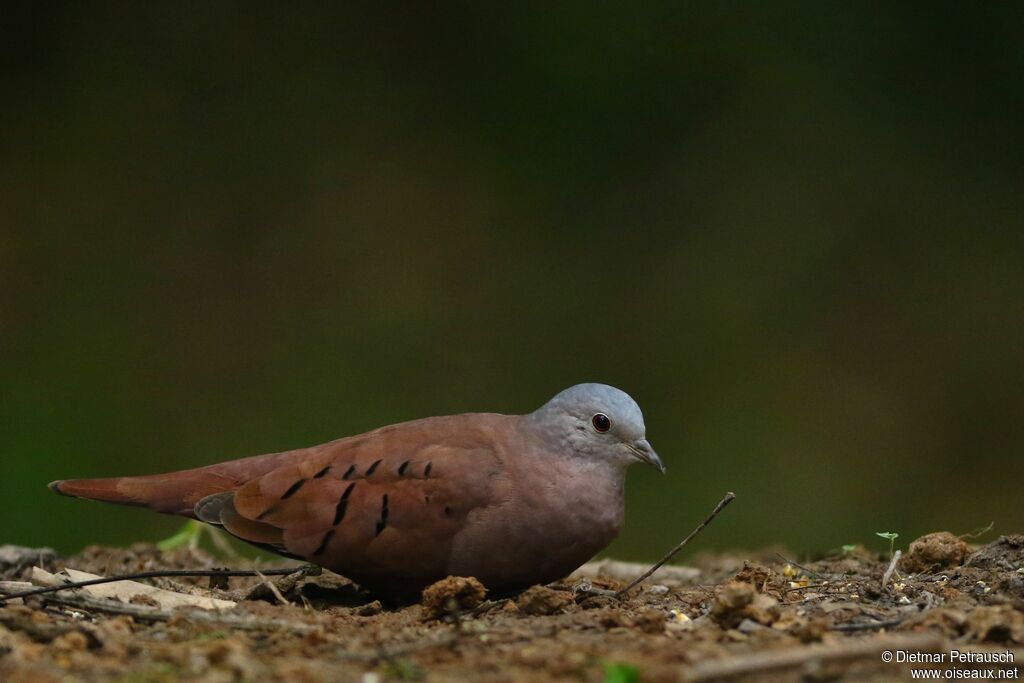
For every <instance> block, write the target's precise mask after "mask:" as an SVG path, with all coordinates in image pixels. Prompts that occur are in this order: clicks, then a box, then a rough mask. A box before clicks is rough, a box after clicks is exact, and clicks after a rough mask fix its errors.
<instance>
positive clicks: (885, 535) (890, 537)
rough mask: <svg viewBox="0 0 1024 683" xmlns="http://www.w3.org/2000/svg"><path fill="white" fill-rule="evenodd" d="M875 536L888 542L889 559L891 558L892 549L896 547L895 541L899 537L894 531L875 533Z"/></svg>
mask: <svg viewBox="0 0 1024 683" xmlns="http://www.w3.org/2000/svg"><path fill="white" fill-rule="evenodd" d="M875 536H880V537H882V538H885V539H887V540H888V541H889V557H892V554H893V551H894V548H895V547H896V539H897V538H899V537H900V535H899V534H898V533H896V532H895V531H876V532H875Z"/></svg>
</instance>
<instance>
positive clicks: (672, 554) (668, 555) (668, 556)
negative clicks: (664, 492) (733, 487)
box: [615, 491, 736, 598]
mask: <svg viewBox="0 0 1024 683" xmlns="http://www.w3.org/2000/svg"><path fill="white" fill-rule="evenodd" d="M734 498H736V494H735V493H733V492H732V491H729V492H728V493H726V494H725V497H724V498H722V500H720V501H718V505H716V506H715V509H714V510H712V511H711V514H710V515H708V516H707V517H705V518H704V521H703V522H701V523H700V524H698V525H697V528H696V529H694V530H693V531H691V532H690V535H689V536H687V537H686V538H684V539H683V540H682V541H680V543H679V545H677V546H676V547H675V548H672V550H669V551H668V552H667V553H665V557H663V558H661V559H660V560H658V561H657V562H655V563H654V566H653V567H651V568H650V569H648V570H647V571H646V572H644V573H643V574H641V575H640V576H638V577H637V578H635V579H633V581H632V582H631V583H630V584H629V585H628V586H626V587H625V588H623V589H622V590H620V591H619V592H618V593H616V594H615V597H617V598H620V597H622V596H623V595H625V594H626V593H628V592H629V591H631V590H633V589H634V588H636V587H637V585H639V584H640V583H641V582H643V581H644V580H645V579H647V578H648V577H649V576H650V575H651V574H653V573H654V572H656V571H658V568H659V567H661V565H663V564H665V563H666V562H668V561H669V560H671V559H672V558H673V557H675V555H676V553H678V552H679V551H680V550H682V549H683V546H685V545H686V544H687V543H689V542H690V541H691V540H693V537H694V536H696V535H697V534H699V533H700V532H701V531H703V530H704V527H706V526H707V525H708V524H711V520H713V519H714V518H715V517H717V516H718V513H719V512H721V511H722V509H723V508H725V506H726V505H728V504H729V503H731V502H732V501H733V499H734Z"/></svg>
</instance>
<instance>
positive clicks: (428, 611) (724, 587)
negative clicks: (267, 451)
mask: <svg viewBox="0 0 1024 683" xmlns="http://www.w3.org/2000/svg"><path fill="white" fill-rule="evenodd" d="M5 550H6V552H4V553H0V578H2V579H3V580H6V581H12V580H27V579H28V577H29V575H30V573H31V565H33V564H39V565H41V566H43V567H44V568H45V569H47V570H49V571H54V572H55V571H58V570H60V569H62V568H64V567H71V568H74V569H79V570H84V571H89V572H92V573H95V574H100V575H103V576H112V575H115V574H123V573H128V572H135V571H144V570H149V569H158V568H189V569H195V568H209V567H218V566H221V567H222V566H225V565H226V564H230V565H231V566H232V567H234V568H244V567H245V566H251V565H252V563H251V561H246V560H240V559H231V560H226V559H224V558H217V557H214V556H212V555H210V554H208V553H206V552H204V551H201V550H189V549H180V550H176V551H173V552H166V553H162V552H160V551H158V550H157V549H156V548H154V547H153V546H150V545H142V544H139V545H135V546H133V547H131V548H129V549H119V548H103V547H92V548H87V549H86V550H85V551H83V552H82V553H81V554H79V555H76V556H73V557H66V558H59V557H55V556H54V555H53V554H52V553H48V552H46V551H32V552H28V551H26V550H24V549H11V547H10V546H8V547H6V548H5ZM797 560H798V558H795V557H791V556H789V555H788V554H787V553H785V552H784V551H780V552H775V551H764V552H759V553H751V554H747V555H740V554H728V555H704V556H698V557H696V558H695V559H694V561H693V567H694V569H667V570H663V571H661V572H659V573H658V574H656V575H655V576H654V577H652V579H649V580H648V581H646V582H645V583H644V584H643V585H642V586H640V587H639V588H637V589H635V590H634V591H632V593H631V594H630V595H629V597H628V598H623V599H620V598H617V597H615V596H614V595H612V592H613V591H614V590H617V589H619V588H621V587H622V586H624V585H625V583H626V582H627V579H628V578H629V572H632V571H637V570H642V569H643V567H632V566H628V565H625V566H624V565H621V564H619V563H614V562H605V563H603V564H598V565H588V566H587V567H586V572H585V573H587V574H588V575H589V577H590V578H579V577H574V578H570V579H567V580H566V581H565V582H563V583H560V584H554V585H552V586H550V587H534V588H531V589H530V590H528V591H526V592H524V593H522V594H519V595H515V596H508V597H505V596H486V597H485V596H484V595H483V591H482V589H481V587H479V586H478V585H477V584H475V583H474V582H470V581H465V580H453V579H450V580H446V581H445V582H442V583H441V584H440V585H435V586H434V587H432V588H431V589H428V591H429V592H428V594H427V597H426V599H425V600H424V601H423V602H421V604H416V605H412V606H407V607H402V608H397V609H392V608H388V607H387V606H382V605H381V604H380V603H379V602H375V601H374V600H373V598H372V597H371V596H368V595H366V594H364V593H361V592H359V591H358V590H357V589H356V588H355V587H354V586H352V585H351V584H350V583H349V582H347V581H346V580H344V579H342V578H341V577H337V576H335V575H332V574H329V573H324V574H322V575H320V576H292V577H290V578H280V577H277V578H275V579H273V581H274V582H275V588H277V589H278V590H277V593H279V595H275V593H274V592H273V591H271V590H270V589H269V588H268V586H267V585H266V584H264V583H263V582H261V580H260V579H258V578H257V579H251V578H235V579H231V580H230V581H229V582H228V583H227V584H226V585H224V584H223V582H222V583H221V585H220V586H219V587H216V588H211V582H210V580H209V579H173V580H172V579H152V580H150V581H149V583H152V584H153V585H157V586H161V587H164V588H169V589H171V590H177V591H191V592H193V593H199V594H203V595H212V596H216V597H221V598H230V599H233V600H237V601H239V604H238V606H237V607H235V608H233V609H230V610H227V611H223V612H216V611H213V612H209V611H201V610H197V609H178V610H174V611H169V610H165V609H160V608H158V607H154V606H153V605H152V604H151V601H150V600H149V599H148V598H137V599H133V598H129V600H128V602H127V604H126V603H124V602H117V601H112V600H101V599H92V601H91V602H89V603H88V604H86V605H84V606H83V604H81V603H80V602H79V604H75V600H76V598H75V596H74V595H70V594H68V592H66V591H65V592H63V593H61V594H59V595H57V596H54V595H50V596H38V597H32V598H27V599H26V600H25V601H24V602H25V604H6V605H4V606H2V607H0V681H5V682H10V683H22V682H25V683H27V682H32V683H44V682H48V681H79V680H81V681H122V682H125V683H127V682H129V681H132V682H135V681H137V682H140V683H141V682H146V683H148V682H152V683H160V682H163V681H177V680H188V681H201V682H211V683H212V682H228V681H262V680H280V681H297V682H299V683H302V682H305V681H365V682H366V683H372V682H374V681H387V680H423V681H466V680H471V681H510V682H511V681H548V680H569V681H605V682H607V683H628V682H630V681H637V680H640V681H712V680H715V681H726V680H755V681H774V680H792V681H827V680H904V679H908V678H909V677H910V668H911V666H914V667H920V668H925V669H929V668H931V669H933V670H937V671H938V672H939V675H940V677H942V676H945V677H951V676H956V677H984V676H985V675H987V672H989V671H991V672H992V675H993V676H1004V677H1005V676H1007V675H1012V674H1016V676H1017V677H1019V675H1020V671H1019V669H1016V668H1015V666H1020V663H1021V662H1024V647H1022V646H1024V535H1020V536H1003V537H1001V538H999V539H997V540H995V541H993V542H991V543H988V544H987V545H977V546H967V545H966V544H965V543H964V542H963V541H962V540H961V539H959V538H957V537H954V536H952V535H950V534H944V535H932V536H928V537H924V538H923V539H918V541H915V542H914V543H913V544H911V546H910V547H909V548H907V549H906V551H905V552H904V554H903V556H902V558H900V560H899V563H898V566H896V567H895V568H894V570H893V571H892V572H891V573H890V575H889V576H885V574H886V570H887V569H888V568H889V566H890V564H891V563H890V561H889V558H888V553H885V556H880V555H878V554H875V553H868V552H866V551H865V550H864V549H863V548H861V547H856V548H851V547H846V548H844V549H843V550H840V551H836V553H834V554H833V555H832V556H829V557H824V558H821V559H817V560H814V561H801V562H800V564H799V565H796V564H793V563H792V562H793V561H797ZM260 566H261V567H262V568H267V567H269V565H267V564H266V563H263V564H261V565H260ZM637 573H639V571H637ZM595 574H612V575H613V576H611V577H600V576H595ZM883 584H884V585H883ZM79 595H80V594H79ZM62 596H66V597H62ZM285 603H287V604H285ZM119 612H131V613H130V614H128V613H119ZM950 650H958V651H961V652H972V653H991V654H989V655H987V656H988V657H992V656H993V654H994V655H995V656H999V657H1003V658H1005V657H1007V654H1006V653H1007V652H1009V653H1010V654H1009V656H1012V657H1014V659H1015V662H1016V664H1006V663H995V664H993V663H991V662H981V663H977V662H974V663H970V662H968V663H964V662H958V663H957V662H954V663H952V664H951V663H950V661H949V654H948V653H949V651H950ZM885 651H889V652H893V653H899V652H910V653H925V654H926V655H927V654H928V653H943V654H944V657H945V663H944V664H942V663H940V664H914V665H910V664H900V663H896V662H893V663H886V662H884V661H883V660H882V657H883V653H884V652H885ZM896 656H897V657H898V656H899V655H898V654H897V655H896ZM1001 671H1002V672H1008V673H1000V672H1001Z"/></svg>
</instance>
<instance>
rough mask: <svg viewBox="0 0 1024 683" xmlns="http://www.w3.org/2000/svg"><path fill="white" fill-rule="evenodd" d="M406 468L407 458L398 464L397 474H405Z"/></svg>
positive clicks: (401, 475) (407, 465) (407, 466)
mask: <svg viewBox="0 0 1024 683" xmlns="http://www.w3.org/2000/svg"><path fill="white" fill-rule="evenodd" d="M407 469H409V461H408V460H406V461H405V462H403V463H402V464H401V465H399V466H398V476H400V477H404V476H405V471H406V470H407Z"/></svg>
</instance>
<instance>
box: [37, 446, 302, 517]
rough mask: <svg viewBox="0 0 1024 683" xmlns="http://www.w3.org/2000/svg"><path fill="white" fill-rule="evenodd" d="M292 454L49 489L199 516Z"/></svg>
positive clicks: (68, 481) (73, 481)
mask: <svg viewBox="0 0 1024 683" xmlns="http://www.w3.org/2000/svg"><path fill="white" fill-rule="evenodd" d="M290 455H291V453H289V452H285V453H271V454H268V455H257V456H254V457H251V458H243V459H241V460H233V461H230V462H225V463H220V464H217V465H209V466H207V467H199V468H196V469H192V470H182V471H180V472H169V473H167V474H153V475H148V476H142V477H111V478H109V479H62V480H58V481H54V482H50V484H49V489H50V490H51V491H53V492H54V493H59V494H61V495H62V496H71V497H72V498H85V499H87V500H98V501H103V502H105V503H116V504H118V505H136V506H139V507H144V508H148V509H150V510H153V511H155V512H162V513H164V514H168V515H181V516H183V517H192V518H193V519H194V518H195V517H196V513H195V506H196V504H197V503H198V502H199V501H200V500H202V499H203V498H205V497H206V496H210V495H213V494H215V493H221V492H224V491H233V490H235V489H237V488H238V487H239V486H241V485H242V484H244V483H245V482H246V481H249V480H250V479H253V478H255V477H259V476H262V475H263V474H266V473H267V472H269V471H270V470H272V469H274V468H275V467H277V466H278V465H279V464H280V463H281V462H282V460H284V459H285V458H288V457H289V456H290Z"/></svg>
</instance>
